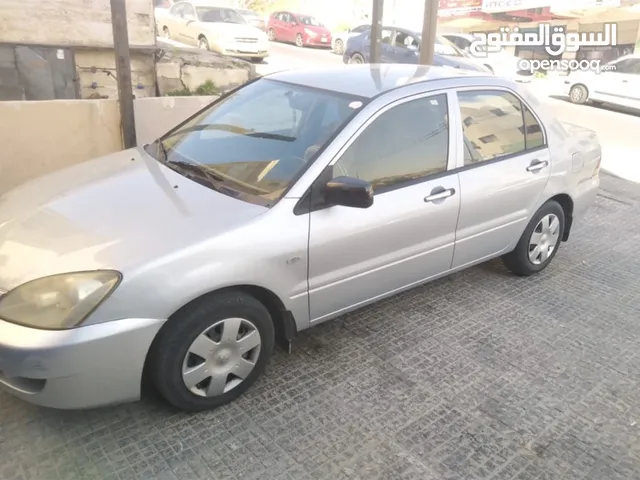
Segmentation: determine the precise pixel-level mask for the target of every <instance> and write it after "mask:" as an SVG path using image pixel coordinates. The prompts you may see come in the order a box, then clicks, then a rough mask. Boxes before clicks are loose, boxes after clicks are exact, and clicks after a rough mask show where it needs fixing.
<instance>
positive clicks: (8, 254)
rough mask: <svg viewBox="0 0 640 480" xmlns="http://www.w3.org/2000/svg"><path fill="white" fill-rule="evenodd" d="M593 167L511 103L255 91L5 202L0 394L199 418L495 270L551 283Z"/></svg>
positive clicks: (406, 81)
mask: <svg viewBox="0 0 640 480" xmlns="http://www.w3.org/2000/svg"><path fill="white" fill-rule="evenodd" d="M600 159H601V149H600V145H599V142H598V139H597V137H596V136H595V134H594V133H593V132H591V131H588V130H584V129H581V128H579V127H575V126H572V125H566V124H563V123H561V122H560V121H558V120H557V119H556V118H555V117H554V115H553V113H551V112H548V111H547V110H546V109H545V108H544V106H543V105H541V104H540V103H539V102H538V101H537V100H536V98H535V97H533V96H532V95H531V94H530V93H529V92H528V91H527V90H526V87H523V86H520V85H517V84H516V83H512V82H510V81H508V80H506V79H499V78H496V77H494V76H491V75H489V74H482V73H472V72H462V71H456V70H453V69H442V68H434V67H415V66H410V65H383V66H371V65H358V66H353V65H352V66H340V67H336V68H333V69H327V68H323V69H321V70H301V71H290V72H282V73H278V74H274V75H270V76H265V77H262V78H259V79H257V80H255V81H252V82H250V83H248V84H246V85H244V86H243V87H241V88H240V89H238V90H236V91H233V92H230V93H228V94H227V95H225V96H224V97H223V98H221V99H218V100H216V101H214V102H213V103H212V104H211V105H209V106H207V107H206V108H204V109H203V110H202V111H200V112H198V113H197V114H196V115H194V116H193V117H192V118H190V119H188V120H187V121H185V122H184V123H182V124H180V125H178V126H177V127H175V128H174V129H173V130H171V131H170V132H168V133H167V134H165V135H164V136H162V137H161V138H159V139H158V140H156V141H154V142H153V143H151V144H148V145H145V146H141V147H139V148H134V149H131V150H126V151H123V152H120V153H116V154H113V155H109V156H106V157H103V158H98V159H96V160H92V161H89V162H86V163H82V164H80V165H77V166H74V167H72V168H69V169H66V170H62V171H59V172H57V173H54V174H51V175H48V176H43V177H41V178H39V179H37V180H34V181H32V182H30V183H27V184H25V185H23V186H21V187H19V188H17V189H15V190H13V191H11V192H9V193H7V194H5V195H4V196H2V197H0V266H1V268H0V287H1V288H3V292H2V293H3V294H2V296H0V386H1V387H2V388H3V389H5V390H6V391H8V392H10V393H11V394H13V395H15V396H17V397H20V398H22V399H24V400H26V401H29V402H33V403H35V404H39V405H43V406H48V407H55V408H64V409H75V408H88V407H96V406H101V405H108V404H114V403H119V402H126V401H133V400H136V399H138V398H139V397H140V393H141V384H142V383H143V379H146V378H148V379H149V380H151V381H152V383H153V385H155V387H156V390H157V391H158V392H159V393H160V394H161V395H162V396H163V397H164V398H165V399H166V400H167V401H168V402H169V403H170V404H172V405H174V406H175V407H177V408H179V409H183V410H186V411H198V410H204V409H210V408H214V407H217V406H220V405H222V404H225V403H227V402H230V401H232V400H233V399H235V398H236V397H238V396H239V395H241V394H242V393H243V392H245V391H246V390H247V389H248V388H249V387H250V386H251V385H252V384H253V383H254V382H255V380H256V379H257V378H258V376H259V375H260V374H261V373H262V372H263V370H264V369H265V367H266V366H267V363H268V361H269V357H270V356H271V354H272V351H273V348H274V345H275V344H281V345H283V346H285V347H288V346H289V345H290V342H291V340H292V339H293V338H294V336H295V334H296V333H297V332H300V331H302V330H305V329H307V328H309V327H312V326H314V325H317V324H319V323H322V322H324V321H327V320H330V319H333V318H335V317H338V316H340V315H343V314H344V313H346V312H349V311H351V310H354V309H357V308H359V307H362V306H363V305H366V304H369V303H372V302H375V301H377V300H380V299H383V298H385V297H388V296H390V295H394V294H396V293H398V292H401V291H403V290H405V289H409V288H412V287H414V286H416V285H419V284H422V283H425V282H428V281H430V280H433V279H436V278H439V277H442V276H444V275H447V274H450V273H452V272H456V271H459V270H461V269H465V268H468V267H470V266H472V265H476V264H478V263H480V262H485V261H487V260H489V259H492V258H495V257H501V258H503V260H504V262H505V264H506V265H507V266H508V267H509V268H510V269H511V270H512V271H513V272H515V273H516V274H518V275H525V276H526V275H532V274H535V273H537V272H540V271H541V270H543V269H544V268H546V267H547V266H548V265H549V263H550V262H551V261H552V260H553V258H554V256H555V255H556V254H557V253H558V249H559V247H560V245H561V243H562V242H566V241H567V240H568V239H569V234H570V232H571V231H572V228H573V226H574V225H575V223H576V222H577V221H579V220H580V218H581V217H582V216H583V215H584V213H585V211H586V210H587V209H588V208H589V206H590V205H591V204H592V203H593V201H594V199H595V196H596V192H597V190H598V185H599V176H598V175H599V168H600Z"/></svg>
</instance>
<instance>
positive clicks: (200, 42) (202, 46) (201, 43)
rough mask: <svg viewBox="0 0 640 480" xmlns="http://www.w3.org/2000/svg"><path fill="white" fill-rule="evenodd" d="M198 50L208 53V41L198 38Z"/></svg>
mask: <svg viewBox="0 0 640 480" xmlns="http://www.w3.org/2000/svg"><path fill="white" fill-rule="evenodd" d="M198 48H200V49H202V50H207V51H210V50H211V48H210V47H209V40H207V39H206V38H205V37H200V38H198Z"/></svg>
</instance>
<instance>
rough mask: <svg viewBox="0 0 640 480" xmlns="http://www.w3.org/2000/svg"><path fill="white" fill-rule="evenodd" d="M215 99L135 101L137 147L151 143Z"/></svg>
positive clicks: (190, 98) (157, 98) (171, 98)
mask: <svg viewBox="0 0 640 480" xmlns="http://www.w3.org/2000/svg"><path fill="white" fill-rule="evenodd" d="M215 99H216V97H196V96H194V97H155V98H141V99H138V100H136V101H135V118H136V137H137V140H138V145H144V144H145V143H149V142H152V141H153V140H155V139H156V138H158V137H159V136H161V135H163V134H165V133H167V132H168V131H169V130H171V129H172V128H173V127H175V126H176V125H177V124H178V123H180V122H181V121H183V120H184V119H186V118H188V117H190V116H191V115H193V114H194V113H196V112H197V111H198V110H200V109H202V108H204V107H205V106H206V105H208V104H210V103H211V102H213V101H214V100H215Z"/></svg>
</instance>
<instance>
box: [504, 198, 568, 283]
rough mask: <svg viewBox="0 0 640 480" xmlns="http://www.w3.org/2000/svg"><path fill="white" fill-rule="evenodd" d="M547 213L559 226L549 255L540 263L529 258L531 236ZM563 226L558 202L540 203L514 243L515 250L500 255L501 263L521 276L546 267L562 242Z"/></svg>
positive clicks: (561, 212) (561, 211)
mask: <svg viewBox="0 0 640 480" xmlns="http://www.w3.org/2000/svg"><path fill="white" fill-rule="evenodd" d="M547 215H555V216H556V217H557V218H558V220H559V223H560V226H559V227H558V239H557V242H556V244H555V247H554V249H553V251H552V252H551V254H550V255H549V257H548V258H547V259H546V260H544V261H542V262H541V263H539V264H535V263H533V262H532V261H531V260H530V258H529V251H530V241H531V236H532V234H533V233H534V230H535V229H536V227H537V226H538V224H539V223H540V221H541V220H542V219H543V218H544V217H546V216H547ZM564 227H565V216H564V210H563V209H562V207H561V206H560V204H559V203H558V202H556V201H555V200H549V201H548V202H546V203H545V204H544V205H542V206H541V207H540V209H539V210H538V211H537V212H536V213H535V215H534V216H533V218H532V219H531V221H530V222H529V224H528V225H527V228H526V229H525V230H524V233H523V234H522V236H521V237H520V241H519V242H518V245H516V248H515V250H513V251H512V252H510V253H508V254H506V255H504V256H503V257H502V261H503V263H504V264H505V266H506V267H507V268H508V269H509V270H511V271H512V272H513V273H515V274H516V275H519V276H521V277H528V276H530V275H533V274H534V273H538V272H541V271H542V270H544V269H545V268H547V266H548V265H549V264H550V263H551V261H552V260H553V258H554V257H555V256H556V254H557V253H558V249H559V248H560V244H561V243H562V236H563V234H564Z"/></svg>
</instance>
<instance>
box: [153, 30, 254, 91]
mask: <svg viewBox="0 0 640 480" xmlns="http://www.w3.org/2000/svg"><path fill="white" fill-rule="evenodd" d="M158 47H159V48H161V50H162V52H161V54H160V55H159V58H158V61H157V64H156V78H157V82H158V90H159V93H160V95H167V94H171V93H176V92H180V91H185V90H188V91H192V92H193V91H195V90H196V89H197V88H198V87H199V86H201V85H203V84H205V83H206V82H207V81H208V80H209V81H211V82H212V83H213V84H214V85H215V87H216V89H217V90H218V91H219V92H221V91H224V90H227V89H230V88H234V87H236V86H239V85H242V84H243V83H245V82H247V81H248V80H250V79H252V78H255V76H256V69H255V66H254V65H253V64H251V63H249V62H245V61H244V60H236V59H233V58H229V57H223V56H221V55H219V54H217V53H213V52H205V51H203V50H199V49H195V48H188V47H174V46H172V45H169V44H166V43H162V42H160V41H158Z"/></svg>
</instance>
